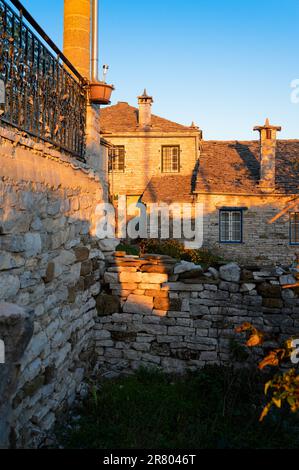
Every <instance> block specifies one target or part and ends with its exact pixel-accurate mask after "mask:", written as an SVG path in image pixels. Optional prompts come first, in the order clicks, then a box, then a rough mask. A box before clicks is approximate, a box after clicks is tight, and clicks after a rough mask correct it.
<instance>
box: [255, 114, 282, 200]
mask: <svg viewBox="0 0 299 470" xmlns="http://www.w3.org/2000/svg"><path fill="white" fill-rule="evenodd" d="M254 130H255V131H259V133H260V158H261V174H260V188H261V189H262V191H264V192H268V193H271V192H273V191H275V174H276V168H275V167H276V162H275V160H276V139H277V132H280V131H281V127H278V126H271V125H270V122H269V119H266V122H265V125H264V126H256V127H255V128H254Z"/></svg>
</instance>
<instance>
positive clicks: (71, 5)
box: [63, 0, 91, 80]
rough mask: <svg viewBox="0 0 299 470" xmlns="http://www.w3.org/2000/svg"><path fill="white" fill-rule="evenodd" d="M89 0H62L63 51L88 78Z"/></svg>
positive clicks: (89, 42) (89, 41) (89, 44)
mask: <svg viewBox="0 0 299 470" xmlns="http://www.w3.org/2000/svg"><path fill="white" fill-rule="evenodd" d="M90 48H91V2H90V0H64V42H63V53H64V55H65V56H66V57H67V58H68V59H69V60H70V62H71V63H72V64H73V65H74V67H75V68H76V69H77V70H78V72H80V74H81V75H82V76H83V77H84V78H87V79H88V80H89V79H90Z"/></svg>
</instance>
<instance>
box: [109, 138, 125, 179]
mask: <svg viewBox="0 0 299 470" xmlns="http://www.w3.org/2000/svg"><path fill="white" fill-rule="evenodd" d="M109 171H110V172H112V171H116V172H121V173H124V171H125V147H124V146H123V145H117V146H114V147H113V148H112V149H111V151H110V158H109Z"/></svg>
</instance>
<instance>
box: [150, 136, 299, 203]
mask: <svg viewBox="0 0 299 470" xmlns="http://www.w3.org/2000/svg"><path fill="white" fill-rule="evenodd" d="M201 146H202V150H201V156H200V163H199V166H198V169H197V175H195V176H194V175H190V176H181V175H172V176H167V175H165V176H163V175H162V176H160V177H153V178H152V179H151V181H150V182H149V184H148V186H147V188H146V190H145V192H144V195H143V198H142V200H143V201H144V202H145V203H149V202H166V203H169V204H170V203H172V202H191V201H192V192H193V191H195V192H206V193H216V194H217V193H232V194H240V193H245V194H258V193H261V190H260V187H259V180H260V143H259V142H258V141H248V142H238V141H232V142H220V141H206V142H202V143H201ZM276 193H283V194H296V193H299V141H297V140H280V141H278V142H277V151H276Z"/></svg>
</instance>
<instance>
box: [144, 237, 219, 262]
mask: <svg viewBox="0 0 299 470" xmlns="http://www.w3.org/2000/svg"><path fill="white" fill-rule="evenodd" d="M140 249H141V253H143V254H144V253H153V254H158V255H167V256H171V257H172V258H175V259H178V260H184V261H191V262H193V263H195V264H200V265H202V266H203V267H209V266H218V265H219V263H222V262H223V259H222V258H221V257H220V256H219V254H218V253H217V251H216V249H213V250H209V249H207V248H200V249H198V250H187V249H186V248H185V247H184V245H183V244H182V243H180V242H178V241H177V240H164V241H163V240H162V241H161V240H158V239H149V240H143V241H142V242H141V244H140Z"/></svg>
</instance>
